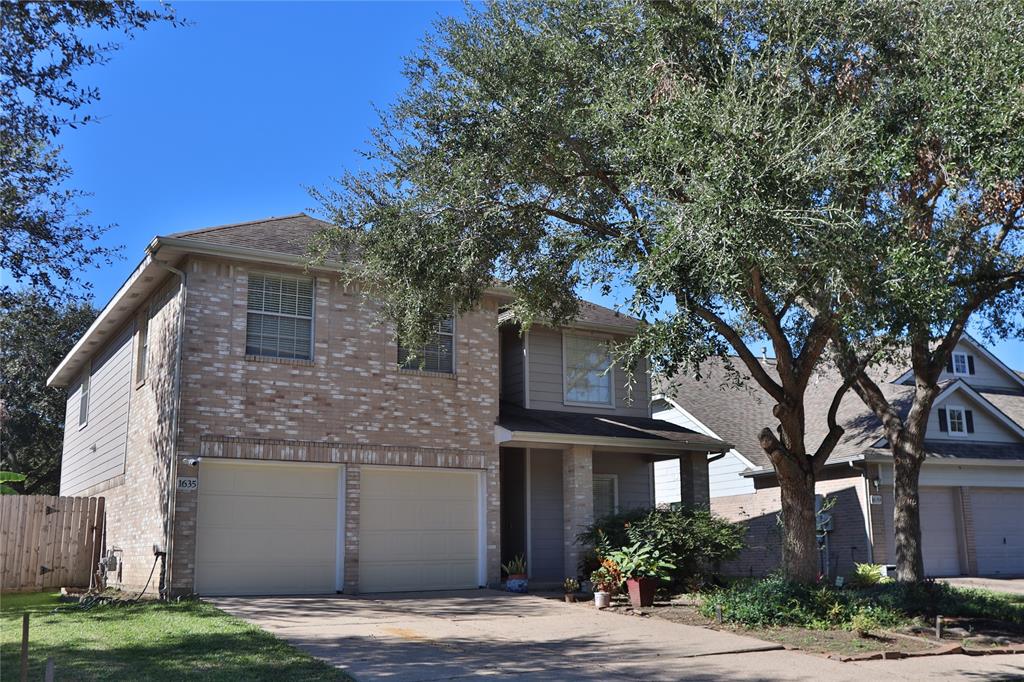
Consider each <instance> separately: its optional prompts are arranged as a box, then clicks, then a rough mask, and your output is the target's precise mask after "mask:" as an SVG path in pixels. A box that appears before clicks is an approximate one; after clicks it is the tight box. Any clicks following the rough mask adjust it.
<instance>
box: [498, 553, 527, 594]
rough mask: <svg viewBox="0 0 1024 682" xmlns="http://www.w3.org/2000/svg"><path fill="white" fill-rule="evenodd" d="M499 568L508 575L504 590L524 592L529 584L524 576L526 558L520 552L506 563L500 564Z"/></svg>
mask: <svg viewBox="0 0 1024 682" xmlns="http://www.w3.org/2000/svg"><path fill="white" fill-rule="evenodd" d="M501 568H502V569H503V570H504V571H505V573H506V574H507V575H508V578H507V579H506V580H505V591H506V592H517V593H519V594H526V589H527V587H528V586H529V583H528V581H527V577H526V558H525V557H524V556H523V555H522V554H517V555H516V556H514V557H512V560H511V561H509V562H508V563H507V564H502V565H501Z"/></svg>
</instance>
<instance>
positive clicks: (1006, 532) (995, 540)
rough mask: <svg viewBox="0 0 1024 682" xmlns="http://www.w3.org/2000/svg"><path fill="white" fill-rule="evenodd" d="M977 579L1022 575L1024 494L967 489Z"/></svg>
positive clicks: (1006, 490) (1020, 492) (1014, 491)
mask: <svg viewBox="0 0 1024 682" xmlns="http://www.w3.org/2000/svg"><path fill="white" fill-rule="evenodd" d="M970 496H971V513H972V516H973V518H974V546H975V548H976V552H977V557H978V574H979V575H1024V524H1021V522H1020V518H1019V516H1018V514H1019V513H1020V510H1021V509H1022V508H1024V490H1020V489H1017V490H1010V489H997V488H971V491H970Z"/></svg>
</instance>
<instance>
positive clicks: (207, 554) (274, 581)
mask: <svg viewBox="0 0 1024 682" xmlns="http://www.w3.org/2000/svg"><path fill="white" fill-rule="evenodd" d="M198 511H199V517H198V527H197V547H196V591H197V592H198V593H199V594H206V595H215V594H322V593H325V592H334V591H335V590H336V589H337V586H336V574H335V567H336V554H335V552H336V549H337V538H338V470H337V468H336V467H330V468H328V467H319V466H309V465H307V466H303V465H290V466H288V465H286V466H279V465H275V464H262V463H240V462H216V461H211V460H203V462H202V464H201V465H200V472H199V510H198Z"/></svg>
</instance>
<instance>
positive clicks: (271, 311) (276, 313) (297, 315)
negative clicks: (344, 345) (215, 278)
mask: <svg viewBox="0 0 1024 682" xmlns="http://www.w3.org/2000/svg"><path fill="white" fill-rule="evenodd" d="M245 354H246V355H260V356H264V357H269V358H293V359H298V360H309V359H311V358H312V357H313V281H312V280H310V279H304V278H298V277H283V276H280V275H261V274H251V275H249V299H248V315H247V317H246V325H245Z"/></svg>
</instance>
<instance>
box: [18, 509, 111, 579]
mask: <svg viewBox="0 0 1024 682" xmlns="http://www.w3.org/2000/svg"><path fill="white" fill-rule="evenodd" d="M104 518H105V517H104V514H103V498H102V497H56V496H54V495H0V589H2V590H3V591H4V592H31V591H34V590H43V589H48V588H57V587H88V586H89V578H90V575H91V574H92V573H93V571H95V570H96V564H97V562H98V561H99V559H100V552H101V551H102V550H103V521H104Z"/></svg>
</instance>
